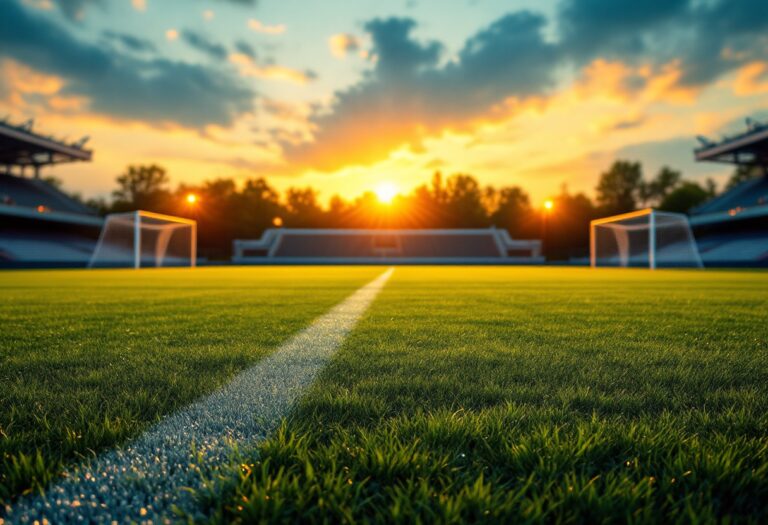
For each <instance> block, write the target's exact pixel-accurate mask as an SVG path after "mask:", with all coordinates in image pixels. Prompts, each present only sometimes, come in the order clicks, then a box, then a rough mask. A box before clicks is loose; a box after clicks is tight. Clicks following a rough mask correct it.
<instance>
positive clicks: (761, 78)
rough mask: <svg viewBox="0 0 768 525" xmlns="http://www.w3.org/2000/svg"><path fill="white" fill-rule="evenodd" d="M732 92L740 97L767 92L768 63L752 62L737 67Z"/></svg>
mask: <svg viewBox="0 0 768 525" xmlns="http://www.w3.org/2000/svg"><path fill="white" fill-rule="evenodd" d="M733 92H734V93H735V94H737V95H739V96H742V97H744V96H749V95H760V94H762V93H768V63H766V62H752V63H750V64H747V65H746V66H744V67H742V68H741V69H739V71H738V73H737V74H736V80H734V82H733Z"/></svg>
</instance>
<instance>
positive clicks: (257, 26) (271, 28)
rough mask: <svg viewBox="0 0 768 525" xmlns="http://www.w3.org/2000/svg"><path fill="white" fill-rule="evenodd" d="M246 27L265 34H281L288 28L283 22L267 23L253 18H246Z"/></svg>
mask: <svg viewBox="0 0 768 525" xmlns="http://www.w3.org/2000/svg"><path fill="white" fill-rule="evenodd" d="M248 27H249V28H250V29H252V30H253V31H256V32H257V33H264V34H266V35H281V34H283V33H285V31H286V30H287V29H288V28H287V27H286V25H285V24H277V25H267V24H264V23H263V22H261V21H260V20H256V19H255V18H251V19H250V20H248Z"/></svg>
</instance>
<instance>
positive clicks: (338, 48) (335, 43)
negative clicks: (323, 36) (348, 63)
mask: <svg viewBox="0 0 768 525" xmlns="http://www.w3.org/2000/svg"><path fill="white" fill-rule="evenodd" d="M328 47H329V48H330V49H331V54H332V55H333V56H335V57H336V58H344V57H346V56H347V54H349V53H354V52H356V51H358V50H359V49H360V47H361V45H360V39H359V38H357V37H356V36H355V35H352V34H350V33H338V34H336V35H332V36H331V37H330V38H329V39H328Z"/></svg>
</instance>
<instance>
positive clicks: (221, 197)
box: [87, 160, 755, 260]
mask: <svg viewBox="0 0 768 525" xmlns="http://www.w3.org/2000/svg"><path fill="white" fill-rule="evenodd" d="M751 176H755V173H754V170H750V169H748V168H746V169H744V168H742V169H739V170H737V171H736V172H735V173H734V175H733V176H732V178H731V180H730V181H729V182H728V184H727V185H726V189H728V188H729V187H732V186H733V185H735V184H737V183H739V182H740V181H743V180H746V179H747V178H749V177H751ZM116 183H117V189H115V191H114V192H113V193H112V198H111V199H110V200H109V201H107V200H105V199H101V200H91V201H88V202H87V204H89V205H91V206H92V207H94V208H96V209H98V210H99V212H100V213H102V214H106V213H112V212H121V211H131V210H136V209H143V210H151V211H155V212H160V213H167V214H170V215H177V216H182V217H191V218H194V219H196V220H197V221H198V244H199V253H200V254H201V255H202V256H206V257H209V258H211V259H221V258H227V257H229V255H230V253H231V247H232V240H234V239H252V238H258V237H259V236H260V235H261V233H262V232H263V231H264V230H265V229H267V228H270V227H274V226H285V227H294V228H486V227H491V226H493V227H497V228H506V229H507V230H508V231H509V232H510V234H511V235H512V237H513V238H520V239H525V238H542V237H543V238H544V245H545V252H546V255H547V257H548V258H549V259H550V260H557V259H567V258H569V257H580V256H585V255H586V254H587V250H588V245H589V227H588V226H589V221H590V220H592V219H595V218H598V217H604V216H607V215H613V214H617V213H624V212H628V211H632V210H635V209H637V208H639V207H647V206H653V207H655V208H658V209H662V210H666V211H675V212H682V213H686V212H688V211H689V210H691V209H692V208H694V207H696V206H698V205H700V204H702V203H704V202H705V201H707V200H709V199H710V198H712V197H713V196H715V194H716V191H717V190H716V185H715V183H714V182H713V181H712V180H706V181H705V182H704V184H699V183H697V182H695V181H691V180H686V179H684V178H683V177H682V174H681V173H680V172H679V171H676V170H674V169H672V168H669V167H663V168H661V169H660V170H659V172H658V173H657V174H656V175H655V176H653V177H650V178H648V177H645V176H644V175H643V169H642V165H641V164H640V163H639V162H631V161H626V160H617V161H616V162H614V163H613V165H612V166H611V167H610V168H609V169H608V170H606V171H605V172H604V173H602V174H601V175H600V178H599V180H598V183H597V186H596V188H595V199H594V200H592V199H590V198H589V197H588V196H587V195H585V194H584V193H571V192H569V191H568V188H567V186H565V185H563V186H562V187H561V189H560V191H559V193H558V194H557V195H554V196H553V197H552V198H551V200H552V202H553V207H552V210H546V209H544V208H543V207H542V206H541V205H539V204H538V203H536V204H534V203H532V202H531V200H530V198H529V196H528V194H527V192H526V191H525V190H524V189H522V188H520V187H519V186H505V187H500V188H498V187H494V186H488V185H486V186H483V185H481V184H480V183H479V182H478V180H477V179H476V178H475V177H474V176H472V175H469V174H464V173H457V174H453V175H450V176H447V177H445V176H443V174H442V173H440V172H437V173H435V174H434V175H433V176H432V178H431V180H430V182H429V183H427V184H423V185H421V186H419V187H417V188H416V189H414V190H413V191H412V192H411V193H410V194H407V195H398V196H396V197H395V199H394V200H393V202H392V203H390V204H384V203H381V202H380V201H379V200H378V198H377V197H376V195H375V194H374V193H373V192H366V193H363V194H362V195H360V196H359V197H357V198H356V199H352V200H346V199H343V198H341V197H340V196H338V195H334V196H332V197H331V199H330V201H329V202H328V205H327V206H323V205H322V204H321V201H320V196H319V192H318V191H317V190H316V189H314V188H311V187H304V188H296V187H292V188H289V189H288V190H286V191H285V192H284V193H282V194H281V193H280V192H278V191H277V190H276V189H275V188H274V187H273V186H271V185H270V184H269V182H268V181H267V180H266V179H264V178H253V179H247V180H246V181H245V182H244V183H243V184H241V185H238V184H237V183H236V182H235V181H234V180H233V179H227V178H220V179H214V180H210V181H206V182H203V183H202V184H199V185H188V184H181V185H179V186H177V187H176V188H175V189H171V184H170V180H169V177H168V173H167V172H166V170H165V169H163V168H162V167H161V166H157V165H131V166H128V168H127V169H126V170H125V172H124V173H122V174H120V175H119V176H118V177H117V179H116ZM189 195H194V196H195V197H196V201H195V202H194V203H192V202H189V201H188V196H189Z"/></svg>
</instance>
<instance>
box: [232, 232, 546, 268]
mask: <svg viewBox="0 0 768 525" xmlns="http://www.w3.org/2000/svg"><path fill="white" fill-rule="evenodd" d="M233 252H234V256H233V258H232V261H233V262H235V263H237V264H285V263H297V264H305V263H311V264H316V263H325V264H347V263H350V264H380V263H387V264H388V263H398V264H446V263H450V264H531V263H540V262H543V261H544V258H543V257H542V256H541V241H539V240H514V239H512V238H510V236H509V233H508V232H507V231H506V230H498V229H495V228H488V229H463V230H462V229H455V230H355V229H349V230H344V229H339V230H334V229H290V228H280V229H269V230H267V231H265V232H264V234H263V235H262V237H261V239H258V240H236V241H234V243H233Z"/></svg>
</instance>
